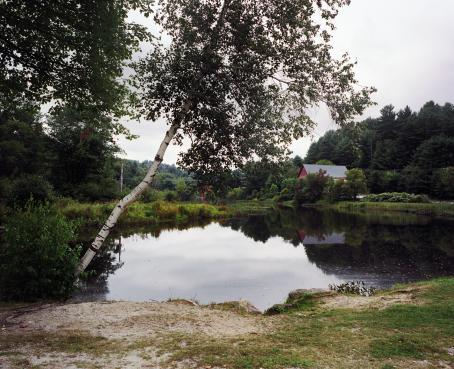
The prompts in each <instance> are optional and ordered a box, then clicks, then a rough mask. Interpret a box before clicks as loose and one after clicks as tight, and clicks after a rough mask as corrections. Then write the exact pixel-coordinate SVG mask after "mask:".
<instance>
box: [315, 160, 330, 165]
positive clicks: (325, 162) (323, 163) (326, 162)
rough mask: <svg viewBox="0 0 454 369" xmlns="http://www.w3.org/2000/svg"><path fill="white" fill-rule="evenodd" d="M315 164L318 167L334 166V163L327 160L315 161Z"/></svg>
mask: <svg viewBox="0 0 454 369" xmlns="http://www.w3.org/2000/svg"><path fill="white" fill-rule="evenodd" d="M315 164H319V165H334V163H333V162H332V161H331V160H328V159H320V160H317V162H316V163H315Z"/></svg>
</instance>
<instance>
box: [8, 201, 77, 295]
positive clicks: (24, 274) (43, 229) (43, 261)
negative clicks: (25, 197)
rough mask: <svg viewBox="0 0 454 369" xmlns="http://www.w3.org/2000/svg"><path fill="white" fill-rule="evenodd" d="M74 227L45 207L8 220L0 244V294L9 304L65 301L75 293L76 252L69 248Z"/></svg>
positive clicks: (28, 206)
mask: <svg viewBox="0 0 454 369" xmlns="http://www.w3.org/2000/svg"><path fill="white" fill-rule="evenodd" d="M74 238H75V227H74V225H73V223H71V222H68V221H67V220H66V219H65V218H64V217H63V216H62V215H58V214H53V213H52V212H51V211H50V210H49V207H48V206H45V205H38V206H36V207H32V206H31V205H30V204H28V205H27V206H26V208H25V210H22V211H20V212H17V213H16V214H14V215H13V216H10V217H9V219H8V220H7V222H6V233H5V242H3V243H2V244H0V291H1V292H0V294H1V297H2V298H3V299H8V300H35V299H41V298H65V297H68V296H69V295H70V294H71V292H72V291H73V289H74V283H75V280H76V277H75V274H74V271H75V268H76V266H77V263H78V260H79V251H80V250H79V249H78V248H72V247H70V246H69V242H70V241H72V240H74Z"/></svg>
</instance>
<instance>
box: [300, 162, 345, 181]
mask: <svg viewBox="0 0 454 369" xmlns="http://www.w3.org/2000/svg"><path fill="white" fill-rule="evenodd" d="M320 171H322V172H324V174H325V175H326V176H329V177H331V178H334V179H345V178H346V177H347V168H346V167H345V166H343V165H320V164H303V165H302V167H301V168H300V170H299V172H298V179H302V178H304V177H306V176H307V175H308V174H318V173H319V172H320Z"/></svg>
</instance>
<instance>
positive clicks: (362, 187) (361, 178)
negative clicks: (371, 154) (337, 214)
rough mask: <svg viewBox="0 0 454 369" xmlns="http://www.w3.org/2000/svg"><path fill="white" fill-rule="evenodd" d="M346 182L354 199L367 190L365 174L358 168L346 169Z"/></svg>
mask: <svg viewBox="0 0 454 369" xmlns="http://www.w3.org/2000/svg"><path fill="white" fill-rule="evenodd" d="M346 184H347V185H348V187H349V190H350V193H351V195H352V197H353V200H356V197H357V196H358V195H359V194H363V193H366V192H367V185H366V176H365V175H364V173H363V171H362V170H361V169H359V168H353V169H350V170H349V171H347V182H346Z"/></svg>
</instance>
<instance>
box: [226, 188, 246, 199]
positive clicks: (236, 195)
mask: <svg viewBox="0 0 454 369" xmlns="http://www.w3.org/2000/svg"><path fill="white" fill-rule="evenodd" d="M242 199H244V188H242V187H236V188H232V189H231V190H230V191H229V192H228V193H227V200H242Z"/></svg>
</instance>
